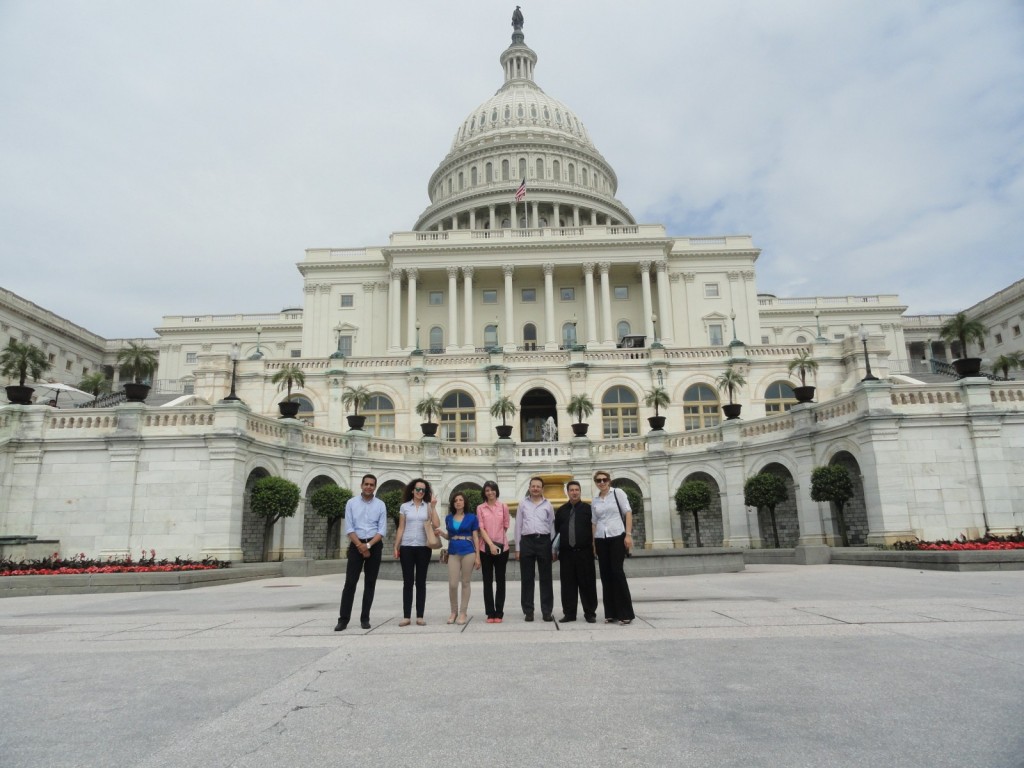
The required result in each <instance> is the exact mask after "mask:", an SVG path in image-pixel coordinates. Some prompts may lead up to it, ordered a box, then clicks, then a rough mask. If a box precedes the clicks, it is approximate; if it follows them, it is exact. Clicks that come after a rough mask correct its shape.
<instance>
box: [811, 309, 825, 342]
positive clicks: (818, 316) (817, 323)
mask: <svg viewBox="0 0 1024 768" xmlns="http://www.w3.org/2000/svg"><path fill="white" fill-rule="evenodd" d="M814 325H815V326H816V327H817V329H818V337H817V338H816V339H815V341H816V342H818V343H819V344H823V343H825V342H826V341H828V339H826V338H825V337H823V336H822V335H821V312H819V311H818V310H814Z"/></svg>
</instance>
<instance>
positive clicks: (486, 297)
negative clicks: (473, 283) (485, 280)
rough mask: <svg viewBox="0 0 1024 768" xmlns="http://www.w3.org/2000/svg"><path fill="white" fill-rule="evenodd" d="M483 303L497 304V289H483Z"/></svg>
mask: <svg viewBox="0 0 1024 768" xmlns="http://www.w3.org/2000/svg"><path fill="white" fill-rule="evenodd" d="M483 301H484V304H497V303H498V292H497V291H484V292H483Z"/></svg>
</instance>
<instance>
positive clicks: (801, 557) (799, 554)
mask: <svg viewBox="0 0 1024 768" xmlns="http://www.w3.org/2000/svg"><path fill="white" fill-rule="evenodd" d="M794 556H795V559H796V564H797V565H828V564H829V562H831V560H832V548H831V547H828V546H826V545H824V544H797V545H796V551H795V552H794Z"/></svg>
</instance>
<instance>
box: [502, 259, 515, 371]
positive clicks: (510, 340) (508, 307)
mask: <svg viewBox="0 0 1024 768" xmlns="http://www.w3.org/2000/svg"><path fill="white" fill-rule="evenodd" d="M501 270H502V272H503V273H504V275H505V343H504V347H505V351H506V352H515V351H516V334H515V328H514V326H513V322H514V317H513V315H512V302H513V300H514V298H515V295H514V294H513V288H512V273H513V272H514V271H515V267H513V266H512V265H511V264H505V265H503V266H502V268H501Z"/></svg>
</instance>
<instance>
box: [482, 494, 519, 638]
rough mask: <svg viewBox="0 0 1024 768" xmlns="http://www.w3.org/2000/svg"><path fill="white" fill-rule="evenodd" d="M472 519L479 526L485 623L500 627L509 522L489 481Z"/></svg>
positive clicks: (504, 504)
mask: <svg viewBox="0 0 1024 768" xmlns="http://www.w3.org/2000/svg"><path fill="white" fill-rule="evenodd" d="M476 517H477V520H478V521H479V522H480V566H481V569H482V571H483V577H484V610H485V611H486V612H487V623H488V624H501V621H502V619H504V618H505V567H506V566H507V565H508V527H509V525H510V524H511V521H512V519H511V517H510V516H509V512H508V505H507V504H506V503H505V502H503V501H498V484H497V483H496V482H494V481H493V480H488V481H487V482H486V483H484V503H483V504H481V505H480V506H478V507H477V508H476ZM492 582H493V583H492Z"/></svg>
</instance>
